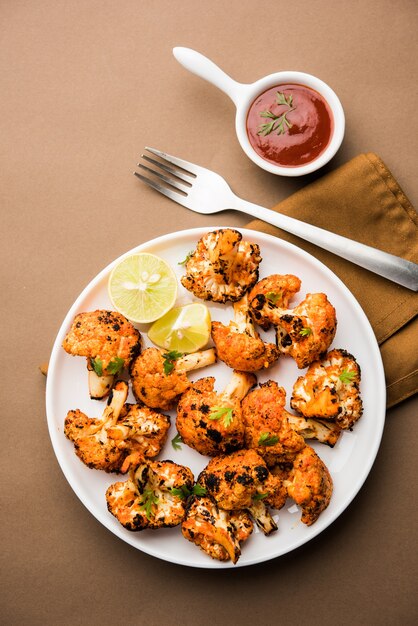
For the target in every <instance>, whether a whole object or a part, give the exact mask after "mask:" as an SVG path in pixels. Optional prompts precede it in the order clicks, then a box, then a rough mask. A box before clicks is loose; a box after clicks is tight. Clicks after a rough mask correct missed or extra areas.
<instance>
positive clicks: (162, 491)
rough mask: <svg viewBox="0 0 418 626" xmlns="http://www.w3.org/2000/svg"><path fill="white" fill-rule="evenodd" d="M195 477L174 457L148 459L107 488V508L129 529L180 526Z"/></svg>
mask: <svg viewBox="0 0 418 626" xmlns="http://www.w3.org/2000/svg"><path fill="white" fill-rule="evenodd" d="M193 482H194V477H193V474H192V472H191V470H190V469H189V468H188V467H184V466H182V465H177V464H176V463H173V461H149V462H147V463H140V464H139V465H138V466H137V467H136V468H132V469H131V470H130V473H129V478H128V480H126V481H124V482H117V483H115V484H113V485H110V487H109V488H108V489H107V491H106V501H107V508H108V510H109V511H110V513H112V515H114V516H115V517H116V518H117V519H118V521H119V522H120V523H121V524H122V526H124V527H125V528H127V529H128V530H133V531H138V530H144V529H145V528H150V529H152V530H155V529H157V528H163V527H168V526H170V527H171V526H177V525H178V524H180V523H181V522H182V520H183V518H184V514H185V510H186V499H185V498H184V493H183V492H184V490H187V492H190V491H191V489H192V487H193Z"/></svg>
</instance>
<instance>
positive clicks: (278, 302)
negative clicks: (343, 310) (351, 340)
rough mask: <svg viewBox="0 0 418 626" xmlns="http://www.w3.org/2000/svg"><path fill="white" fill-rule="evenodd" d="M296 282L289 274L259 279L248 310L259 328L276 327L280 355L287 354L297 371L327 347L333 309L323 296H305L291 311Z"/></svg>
mask: <svg viewBox="0 0 418 626" xmlns="http://www.w3.org/2000/svg"><path fill="white" fill-rule="evenodd" d="M300 284H301V283H300V280H299V278H297V277H296V276H293V275H291V274H287V275H283V276H281V275H279V274H273V275H272V276H268V277H267V278H265V279H263V280H261V281H260V282H259V283H258V284H257V285H256V286H255V287H254V288H253V289H252V290H251V292H250V294H249V307H250V311H251V315H252V316H253V318H254V320H255V321H256V322H257V324H259V325H260V326H261V327H262V328H264V329H268V328H269V327H270V326H271V325H273V326H274V327H275V328H276V342H277V347H278V349H279V351H280V352H281V353H282V354H289V355H290V356H292V357H293V358H294V360H295V361H296V364H297V366H298V367H299V369H302V368H304V367H307V366H308V365H309V364H310V363H312V362H313V361H315V360H316V359H318V358H320V356H321V355H322V354H324V353H325V352H326V351H327V350H328V348H329V346H330V345H331V343H332V341H333V339H334V336H335V332H336V328H337V319H336V314H335V309H334V307H333V306H332V304H331V303H330V302H329V301H328V298H327V296H326V295H325V294H324V293H313V294H311V293H308V294H307V295H306V298H305V299H304V300H303V301H302V302H301V303H300V304H298V305H297V306H295V308H293V309H289V308H287V307H288V304H289V300H290V299H291V298H292V296H293V295H294V294H295V293H297V292H298V291H299V289H300Z"/></svg>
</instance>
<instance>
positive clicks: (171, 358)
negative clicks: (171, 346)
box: [163, 350, 183, 374]
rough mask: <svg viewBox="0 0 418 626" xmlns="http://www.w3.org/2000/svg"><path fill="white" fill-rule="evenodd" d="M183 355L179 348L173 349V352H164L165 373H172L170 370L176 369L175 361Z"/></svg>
mask: <svg viewBox="0 0 418 626" xmlns="http://www.w3.org/2000/svg"><path fill="white" fill-rule="evenodd" d="M182 356H183V354H182V352H177V350H171V352H166V353H165V354H163V358H164V363H163V367H164V374H170V372H172V371H173V369H174V362H175V361H177V359H180V358H181V357H182Z"/></svg>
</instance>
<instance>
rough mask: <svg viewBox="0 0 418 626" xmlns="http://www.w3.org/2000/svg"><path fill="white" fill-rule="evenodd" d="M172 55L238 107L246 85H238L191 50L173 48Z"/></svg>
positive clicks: (215, 66)
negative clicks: (224, 94)
mask: <svg viewBox="0 0 418 626" xmlns="http://www.w3.org/2000/svg"><path fill="white" fill-rule="evenodd" d="M173 54H174V56H175V58H176V59H177V61H178V62H179V63H181V65H183V67H185V68H186V70H189V72H192V73H193V74H196V75H197V76H200V78H204V79H205V80H207V81H208V82H209V83H212V85H215V87H218V89H220V90H221V91H223V92H224V93H226V95H227V96H229V97H230V98H231V100H232V101H233V103H234V104H235V106H238V105H239V103H240V102H241V101H242V98H243V97H245V95H246V92H247V87H248V85H245V84H243V83H238V82H237V81H236V80H233V79H232V78H231V77H230V76H228V74H226V73H225V72H224V71H223V70H221V68H220V67H218V66H217V65H215V63H213V61H211V60H210V59H208V58H207V57H205V56H203V54H200V52H196V50H192V49H191V48H183V47H176V48H173Z"/></svg>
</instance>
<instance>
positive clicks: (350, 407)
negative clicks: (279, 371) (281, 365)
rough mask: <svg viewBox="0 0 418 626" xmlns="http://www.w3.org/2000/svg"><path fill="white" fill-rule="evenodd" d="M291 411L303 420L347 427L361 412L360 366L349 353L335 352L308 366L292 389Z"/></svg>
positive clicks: (339, 350) (351, 424) (336, 350)
mask: <svg viewBox="0 0 418 626" xmlns="http://www.w3.org/2000/svg"><path fill="white" fill-rule="evenodd" d="M290 405H291V407H292V408H293V409H295V410H296V411H298V412H299V413H301V414H302V415H304V416H305V417H318V418H322V419H327V420H333V421H335V422H336V423H337V424H338V425H339V426H340V427H341V428H343V429H347V428H351V427H352V426H353V424H354V423H355V422H356V421H357V420H358V419H359V418H360V417H361V415H362V412H363V405H362V400H361V397H360V366H359V365H358V363H357V361H356V359H355V358H354V357H353V355H352V354H350V353H349V352H347V351H346V350H341V349H335V350H331V351H330V352H328V354H327V355H326V356H325V358H324V359H323V360H321V361H315V363H312V364H311V365H310V366H309V368H308V371H307V372H306V374H305V375H304V376H300V377H299V378H298V379H297V381H296V382H295V384H294V386H293V395H292V398H291V401H290Z"/></svg>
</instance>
